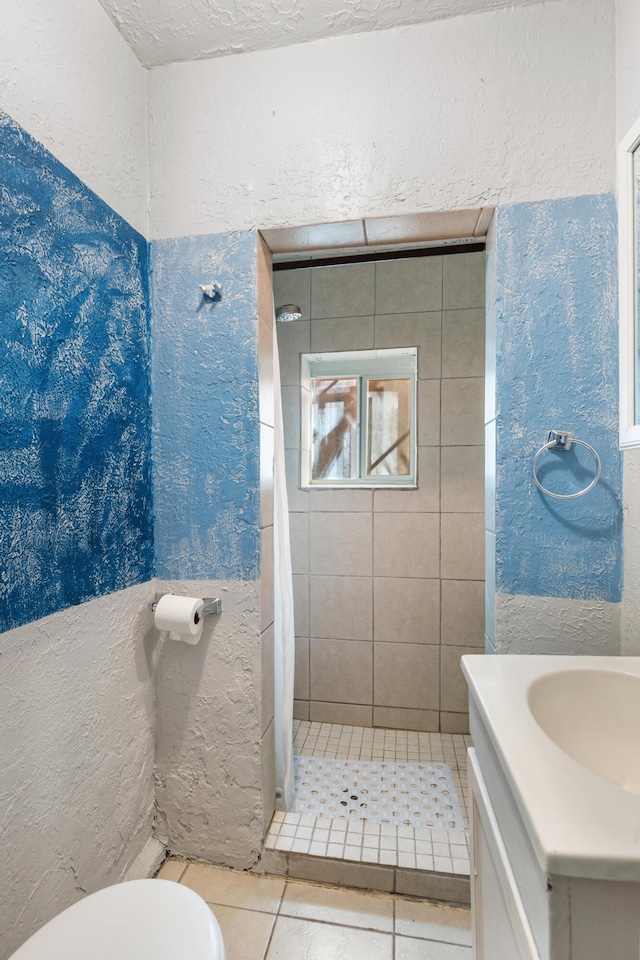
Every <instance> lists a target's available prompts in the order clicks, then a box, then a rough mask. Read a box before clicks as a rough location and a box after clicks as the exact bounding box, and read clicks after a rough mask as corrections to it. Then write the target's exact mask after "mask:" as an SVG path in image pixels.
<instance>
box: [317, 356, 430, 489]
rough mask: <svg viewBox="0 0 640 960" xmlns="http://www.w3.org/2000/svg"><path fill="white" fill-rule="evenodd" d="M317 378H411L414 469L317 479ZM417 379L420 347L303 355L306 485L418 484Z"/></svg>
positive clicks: (360, 425) (362, 441)
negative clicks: (314, 432)
mask: <svg viewBox="0 0 640 960" xmlns="http://www.w3.org/2000/svg"><path fill="white" fill-rule="evenodd" d="M316 377H345V378H347V377H358V378H361V379H363V380H364V379H369V380H397V379H405V378H406V379H409V381H410V386H411V396H410V445H409V452H410V471H409V474H408V475H407V474H404V475H402V476H384V475H375V476H361V477H356V478H354V479H345V478H340V479H339V480H335V479H334V480H314V479H312V476H313V439H312V417H313V410H312V400H311V380H312V379H315V378H316ZM417 381H418V351H417V348H416V347H395V348H393V349H389V350H344V351H340V352H336V353H306V354H303V355H302V358H301V377H300V383H301V391H300V393H301V406H300V413H301V416H300V421H301V438H300V480H301V486H302V487H303V488H313V489H318V488H323V489H331V490H335V489H358V488H365V489H368V490H370V489H372V488H374V487H385V488H388V487H401V488H403V489H415V488H416V487H417V443H418V440H417V416H416V406H417ZM364 393H365V391H363V390H360V402H359V410H358V421H357V429H358V443H359V445H360V457H359V459H360V464H361V469H362V466H363V464H364V462H365V448H366V442H367V438H366V431H365V421H364V419H363V416H364V410H363V403H364V402H365V398H364V397H363V394H364Z"/></svg>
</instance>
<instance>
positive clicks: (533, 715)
mask: <svg viewBox="0 0 640 960" xmlns="http://www.w3.org/2000/svg"><path fill="white" fill-rule="evenodd" d="M463 671H464V673H465V676H466V678H467V682H468V684H469V700H470V723H471V734H472V737H473V742H474V749H472V750H470V751H469V785H470V794H471V796H470V804H471V810H470V818H471V821H472V833H473V850H472V873H471V880H472V882H471V900H472V920H473V936H474V958H475V960H638V958H639V957H640V658H639V659H636V658H626V657H576V658H573V657H551V656H535V657H529V656H517V657H516V656H511V657H498V656H493V657H484V656H466V657H464V658H463Z"/></svg>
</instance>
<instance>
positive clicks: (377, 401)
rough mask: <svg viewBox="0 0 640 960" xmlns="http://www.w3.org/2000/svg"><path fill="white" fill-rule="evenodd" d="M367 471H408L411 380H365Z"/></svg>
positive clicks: (378, 473)
mask: <svg viewBox="0 0 640 960" xmlns="http://www.w3.org/2000/svg"><path fill="white" fill-rule="evenodd" d="M367 420H368V431H367V473H368V474H369V475H370V476H394V477H402V476H408V475H409V474H410V472H411V381H410V380H409V379H406V380H369V381H367Z"/></svg>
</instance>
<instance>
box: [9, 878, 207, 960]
mask: <svg viewBox="0 0 640 960" xmlns="http://www.w3.org/2000/svg"><path fill="white" fill-rule="evenodd" d="M43 957H46V958H47V960H87V957H91V958H92V960H184V958H185V957H188V958H189V960H225V955H224V944H223V941H222V934H221V932H220V927H219V926H218V922H217V920H216V918H215V916H214V915H213V913H212V911H211V909H210V907H208V906H207V904H206V903H205V902H204V900H202V898H201V897H199V896H198V894H197V893H194V892H193V890H190V889H189V888H188V887H183V886H181V885H180V884H178V883H173V882H172V881H170V880H130V881H128V882H127V883H119V884H117V885H116V886H113V887H106V888H105V889H104V890H99V891H98V892H97V893H93V894H91V895H90V896H88V897H85V898H84V900H80V901H79V902H78V903H75V904H74V905H73V906H71V907H68V909H66V910H64V911H63V912H62V913H60V914H59V915H58V916H57V917H54V918H53V920H50V921H49V923H47V924H45V926H44V927H42V928H41V929H40V930H38V932H37V933H35V934H34V935H33V936H32V937H30V938H29V940H27V942H26V943H24V944H23V945H22V946H21V947H20V948H19V949H18V950H17V951H16V952H15V953H14V954H13V955H12V957H11V960H42V958H43Z"/></svg>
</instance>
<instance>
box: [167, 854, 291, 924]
mask: <svg viewBox="0 0 640 960" xmlns="http://www.w3.org/2000/svg"><path fill="white" fill-rule="evenodd" d="M182 883H183V884H184V885H185V886H187V887H190V888H191V889H192V890H195V892H196V893H198V894H200V896H201V897H202V898H203V900H206V901H207V903H214V904H216V903H219V904H224V905H225V906H230V907H243V908H244V909H247V910H262V911H264V912H266V913H277V912H278V907H279V905H280V899H281V897H282V894H283V893H284V885H285V881H284V880H281V879H280V878H275V877H256V876H255V875H253V874H250V873H240V872H239V871H237V870H225V869H223V868H222V867H212V866H210V865H209V864H208V863H191V864H189V866H188V867H187V870H186V872H185V874H184V876H183V878H182Z"/></svg>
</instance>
